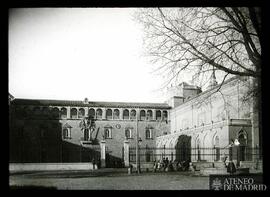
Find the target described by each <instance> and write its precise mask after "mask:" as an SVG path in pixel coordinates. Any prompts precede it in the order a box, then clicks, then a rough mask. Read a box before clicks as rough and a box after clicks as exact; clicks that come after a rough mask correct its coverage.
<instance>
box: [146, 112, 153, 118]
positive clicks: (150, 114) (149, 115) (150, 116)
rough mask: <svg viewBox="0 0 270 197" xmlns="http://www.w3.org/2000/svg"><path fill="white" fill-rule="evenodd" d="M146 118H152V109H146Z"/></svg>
mask: <svg viewBox="0 0 270 197" xmlns="http://www.w3.org/2000/svg"><path fill="white" fill-rule="evenodd" d="M146 119H147V120H152V119H153V112H152V110H147V114H146Z"/></svg>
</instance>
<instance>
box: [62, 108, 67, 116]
mask: <svg viewBox="0 0 270 197" xmlns="http://www.w3.org/2000/svg"><path fill="white" fill-rule="evenodd" d="M61 118H67V109H66V108H64V107H63V108H61Z"/></svg>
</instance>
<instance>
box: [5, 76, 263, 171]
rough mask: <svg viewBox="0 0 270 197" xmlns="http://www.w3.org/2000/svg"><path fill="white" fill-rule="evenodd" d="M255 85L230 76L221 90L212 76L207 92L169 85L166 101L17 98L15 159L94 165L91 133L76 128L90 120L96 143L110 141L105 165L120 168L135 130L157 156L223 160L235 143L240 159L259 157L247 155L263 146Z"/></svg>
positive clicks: (13, 127)
mask: <svg viewBox="0 0 270 197" xmlns="http://www.w3.org/2000/svg"><path fill="white" fill-rule="evenodd" d="M251 85H252V84H251V80H250V79H248V78H243V77H233V78H230V79H228V80H226V81H224V83H223V84H222V86H220V85H219V84H217V83H216V81H215V76H214V73H213V76H212V80H211V81H210V83H209V87H208V89H207V90H206V91H201V89H200V88H199V87H198V86H195V85H190V84H187V83H185V82H183V83H181V84H179V85H178V86H174V87H170V88H168V94H167V95H168V98H167V101H166V102H164V103H124V102H92V101H88V100H87V99H85V100H84V101H65V100H30V99H18V98H12V99H11V100H10V99H9V106H10V162H11V163H20V162H32V163H35V162H45V163H46V162H87V161H90V160H91V158H89V155H91V154H89V151H91V150H89V149H88V148H87V142H88V141H89V133H84V131H83V130H82V129H81V128H80V127H79V125H80V122H81V120H82V119H83V118H84V117H85V116H89V115H91V116H92V117H94V119H95V123H96V130H95V131H94V133H93V134H92V136H91V137H92V138H94V139H95V140H96V142H97V144H99V142H100V141H101V140H105V141H106V159H107V158H109V160H108V162H107V163H106V165H108V163H110V161H114V162H115V161H117V162H119V163H123V159H124V156H123V155H124V154H123V146H124V142H125V141H126V140H128V141H129V142H130V146H135V145H136V131H138V135H139V137H140V139H141V141H142V144H141V147H156V148H157V151H161V152H160V153H157V154H156V155H157V158H156V159H160V158H159V157H160V156H161V157H163V156H162V155H163V154H164V155H167V156H168V155H170V156H171V157H170V159H172V160H190V161H192V162H200V161H208V162H213V161H221V160H222V155H225V154H230V153H228V152H226V151H227V149H226V148H227V147H230V146H231V145H232V144H233V143H234V142H238V143H239V144H240V147H241V149H240V152H239V154H240V159H241V160H242V161H244V160H254V158H252V156H251V157H249V156H246V155H247V153H248V148H255V147H259V146H260V142H259V141H260V140H259V132H258V129H257V128H255V127H254V125H255V124H254V122H253V121H254V119H253V118H252V117H253V105H252V100H250V99H246V96H247V94H246V93H247V91H248V90H249V89H250V88H251ZM239 144H238V145H239ZM162 149H163V150H162ZM237 154H238V153H237ZM250 155H252V154H250ZM108 166H109V165H108Z"/></svg>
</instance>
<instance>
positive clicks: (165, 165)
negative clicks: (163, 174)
mask: <svg viewBox="0 0 270 197" xmlns="http://www.w3.org/2000/svg"><path fill="white" fill-rule="evenodd" d="M168 165H169V159H168V157H166V159H165V161H164V169H163V171H168V169H167V168H168Z"/></svg>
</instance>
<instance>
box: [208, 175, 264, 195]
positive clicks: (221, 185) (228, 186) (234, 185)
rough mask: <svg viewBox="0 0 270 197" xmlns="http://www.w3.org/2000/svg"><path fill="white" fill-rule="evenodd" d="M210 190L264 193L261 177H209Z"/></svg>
mask: <svg viewBox="0 0 270 197" xmlns="http://www.w3.org/2000/svg"><path fill="white" fill-rule="evenodd" d="M209 187H210V188H209V189H210V190H216V191H219V190H224V191H264V190H266V189H267V186H266V185H265V184H263V179H262V175H255V174H247V175H210V176H209Z"/></svg>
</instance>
